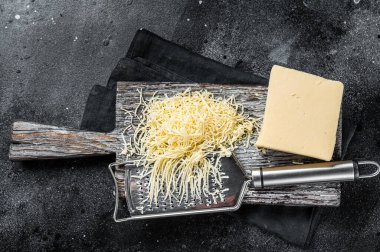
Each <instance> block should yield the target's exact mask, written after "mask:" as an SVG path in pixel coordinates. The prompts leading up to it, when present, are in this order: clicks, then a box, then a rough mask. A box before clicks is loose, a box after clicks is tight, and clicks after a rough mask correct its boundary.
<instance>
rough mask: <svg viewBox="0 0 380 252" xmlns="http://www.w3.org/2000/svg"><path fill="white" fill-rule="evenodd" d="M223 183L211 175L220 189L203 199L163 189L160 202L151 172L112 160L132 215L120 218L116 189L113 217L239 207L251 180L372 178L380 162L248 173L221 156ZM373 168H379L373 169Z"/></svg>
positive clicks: (258, 183) (263, 183) (257, 183)
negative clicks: (120, 169)
mask: <svg viewBox="0 0 380 252" xmlns="http://www.w3.org/2000/svg"><path fill="white" fill-rule="evenodd" d="M221 162H222V166H221V173H222V184H221V186H219V185H216V184H215V183H214V182H213V178H209V179H210V181H209V182H210V183H209V185H210V188H209V191H210V192H220V193H217V194H216V196H208V197H206V196H203V197H201V198H200V199H189V200H187V201H182V202H179V201H178V200H176V199H165V198H164V192H162V193H161V195H160V196H159V202H158V203H157V204H155V203H153V204H150V203H149V201H148V193H149V192H148V182H149V176H147V177H145V178H142V179H140V178H139V175H140V174H139V173H140V171H141V169H140V168H137V167H136V166H135V165H133V164H132V163H123V164H116V163H113V164H110V165H109V169H110V171H111V173H112V176H113V179H114V181H115V185H116V188H117V184H116V183H117V182H116V178H115V175H114V170H113V168H114V167H115V166H118V165H124V166H125V198H126V202H127V206H128V211H129V216H128V217H126V218H122V219H118V218H117V210H118V202H119V194H118V191H117V189H116V195H115V196H116V204H115V211H114V214H113V218H114V220H115V221H116V222H122V221H127V220H136V219H150V218H159V217H170V216H182V215H193V214H203V213H213V212H226V211H234V210H237V209H238V208H239V207H240V205H241V203H242V200H243V196H244V194H245V191H246V190H247V186H248V184H251V186H252V187H254V188H258V189H260V188H266V187H274V186H284V185H294V184H307V183H323V182H342V181H354V180H357V179H365V178H372V177H375V176H377V175H378V174H379V173H380V165H379V164H378V163H377V162H374V161H337V162H324V163H314V164H304V165H292V166H280V167H268V168H258V169H254V170H253V171H252V173H251V174H250V175H249V176H248V175H246V174H245V171H244V170H242V168H241V166H239V165H238V164H237V163H236V161H235V160H234V159H233V158H222V159H221ZM363 166H367V167H371V168H372V172H371V173H363V172H362V169H363V168H362V167H363ZM373 168H376V169H375V170H373Z"/></svg>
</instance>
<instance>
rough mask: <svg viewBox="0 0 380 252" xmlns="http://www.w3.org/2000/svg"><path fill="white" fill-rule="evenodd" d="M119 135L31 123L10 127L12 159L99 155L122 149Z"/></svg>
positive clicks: (10, 156) (18, 123)
mask: <svg viewBox="0 0 380 252" xmlns="http://www.w3.org/2000/svg"><path fill="white" fill-rule="evenodd" d="M119 138H120V135H115V134H113V133H108V134H106V133H100V132H89V131H79V130H74V129H70V128H64V127H56V126H50V125H43V124H38V123H30V122H15V123H14V124H13V131H12V142H13V144H11V146H10V149H9V158H10V159H11V160H33V159H56V158H73V157H83V156H102V155H109V154H112V153H115V152H116V150H118V149H119V148H121V143H120V139H119Z"/></svg>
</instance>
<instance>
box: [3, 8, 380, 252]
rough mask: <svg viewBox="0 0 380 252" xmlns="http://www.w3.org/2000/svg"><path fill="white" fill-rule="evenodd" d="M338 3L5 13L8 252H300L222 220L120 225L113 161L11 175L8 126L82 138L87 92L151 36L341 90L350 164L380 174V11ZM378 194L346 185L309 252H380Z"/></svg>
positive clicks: (371, 186)
mask: <svg viewBox="0 0 380 252" xmlns="http://www.w3.org/2000/svg"><path fill="white" fill-rule="evenodd" d="M330 2H331V1H327V0H314V1H308V0H304V1H303V2H302V1H300V0H299V1H295V0H294V1H275V2H274V1H273V2H272V1H248V0H244V1H239V2H234V1H228V0H220V1H211V0H204V1H195V0H191V1H188V2H187V3H185V2H183V3H179V2H178V1H174V0H166V1H147V0H139V1H137V0H135V1H132V0H128V1H126V0H123V1H121V0H120V1H56V0H54V1H46V0H45V1H38V0H37V1H30V2H29V1H17V2H15V3H13V2H11V1H5V2H1V3H0V34H1V36H0V37H1V40H0V59H1V61H0V181H1V182H0V205H1V209H0V249H1V250H2V251H9V250H30V251H32V250H33V251H35V250H53V249H66V250H67V249H74V248H75V249H76V250H99V251H104V250H131V251H139V250H153V249H156V250H170V251H178V250H183V251H186V250H189V251H192V250H227V251H228V250H242V251H248V250H249V251H251V250H270V251H282V250H285V251H287V250H291V251H293V250H298V248H296V247H294V246H292V245H289V244H287V243H286V242H284V241H282V240H280V239H278V238H276V237H274V236H272V235H271V234H268V233H266V232H265V231H261V230H259V229H258V228H256V227H254V226H250V225H247V224H244V223H242V222H240V221H238V220H237V219H234V218H233V217H231V216H229V215H223V214H220V215H213V216H199V217H186V218H173V219H164V220H153V221H141V222H131V223H124V224H116V223H114V222H113V221H112V219H111V211H112V208H113V195H112V191H113V184H112V181H111V178H110V176H109V174H108V172H107V170H106V165H107V164H108V163H109V162H111V160H112V158H109V159H107V158H106V159H85V160H72V161H60V162H52V161H49V162H31V163H13V162H10V161H9V160H8V158H7V155H8V148H9V143H10V140H9V135H10V125H11V123H12V122H13V121H14V120H16V119H23V120H30V121H36V122H40V123H46V124H53V125H62V126H71V127H78V126H79V124H80V120H81V115H82V113H83V108H84V105H85V101H86V98H87V95H88V93H89V91H90V89H91V87H92V86H93V85H95V84H100V85H105V84H106V81H107V79H108V76H109V74H110V72H111V70H112V69H113V67H114V65H115V64H116V62H117V60H118V58H120V57H121V56H122V55H124V54H125V52H126V50H127V47H128V45H129V43H130V41H131V39H132V37H133V35H134V33H135V31H136V30H137V29H138V28H140V27H145V28H147V29H149V30H151V31H153V32H155V33H157V34H159V35H161V36H163V37H164V38H168V39H172V40H174V41H176V42H178V43H179V44H182V45H185V46H186V47H188V48H190V49H192V50H194V51H196V52H199V53H201V54H203V55H205V56H207V57H211V58H213V59H215V60H218V61H221V62H223V63H225V64H228V65H230V66H236V67H237V68H240V69H244V70H247V71H253V72H254V73H256V74H259V75H261V76H266V77H267V76H268V74H269V70H270V68H271V66H272V65H273V64H281V65H287V66H289V67H293V68H297V69H300V70H304V71H307V72H311V73H315V74H319V75H321V76H325V77H328V78H332V79H337V80H340V81H342V82H344V83H345V87H346V90H345V97H344V105H343V106H344V117H346V118H350V119H352V121H355V122H357V123H358V131H357V134H356V135H355V136H354V138H353V142H352V144H351V145H350V146H349V149H348V154H347V159H350V158H363V159H372V160H377V161H380V114H379V113H380V90H379V82H380V53H379V52H380V39H379V36H380V35H379V34H380V6H379V4H378V3H377V1H376V0H372V1H370V0H367V1H366V0H362V1H355V2H359V3H358V4H355V3H354V1H348V0H344V1H339V2H340V4H336V3H334V2H331V3H330ZM200 3H201V4H200ZM306 6H307V7H306ZM15 15H20V18H19V19H16V17H15ZM379 182H380V178H375V179H371V180H365V181H359V182H357V183H350V184H344V185H343V191H342V206H341V207H339V208H326V209H324V211H323V215H322V219H321V223H320V225H319V227H318V229H317V232H316V234H315V237H314V239H313V242H312V244H311V246H310V249H311V250H319V251H322V250H323V251H325V250H331V251H335V250H343V251H344V250H346V251H347V250H365V251H376V250H379V249H380V226H379V223H380V220H379V217H378V216H379V215H380V204H379V197H380V189H379V188H378V185H379Z"/></svg>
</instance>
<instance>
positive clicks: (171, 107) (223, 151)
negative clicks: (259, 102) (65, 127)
mask: <svg viewBox="0 0 380 252" xmlns="http://www.w3.org/2000/svg"><path fill="white" fill-rule="evenodd" d="M139 92H140V104H139V105H138V107H137V108H136V110H135V111H134V117H137V118H139V120H140V123H139V124H138V125H137V127H134V135H133V137H132V138H131V139H130V141H129V142H127V141H124V150H123V152H122V154H123V155H126V156H127V158H131V159H132V160H134V162H135V164H136V165H138V166H142V167H143V171H142V175H141V177H145V176H148V175H150V179H149V184H148V187H149V200H150V202H151V203H152V202H155V203H157V202H158V197H159V195H160V194H161V195H164V197H165V199H166V198H172V197H174V198H176V199H177V200H178V201H182V200H188V199H189V198H191V199H199V198H200V197H202V196H205V197H207V196H208V195H211V194H212V193H211V192H210V190H209V180H210V178H213V180H215V183H216V184H218V185H219V186H220V184H221V179H222V178H221V174H220V166H221V162H220V158H222V157H229V156H231V154H232V151H233V150H234V149H235V148H237V144H238V143H239V142H240V141H242V140H246V144H247V145H248V144H249V140H250V138H251V136H252V134H253V133H254V129H255V127H256V120H255V119H254V118H250V117H249V116H247V115H245V114H244V108H243V106H241V105H239V104H237V103H236V101H235V98H234V97H233V96H231V97H230V98H228V99H222V98H218V99H216V98H215V97H214V96H213V94H212V93H210V92H208V91H194V92H192V91H191V90H190V89H187V90H186V91H184V92H182V93H178V94H176V95H174V96H172V97H168V96H167V95H165V96H164V97H157V96H153V97H152V98H151V99H150V100H149V101H145V100H144V99H143V97H142V92H141V91H140V90H139ZM139 110H140V113H141V115H140V116H137V113H138V112H139ZM126 113H127V116H128V117H130V116H133V113H132V112H130V111H126ZM140 113H139V114H140ZM131 122H132V120H131V121H130V122H129V123H131ZM131 126H132V127H133V125H130V126H128V128H129V127H131ZM132 157H133V158H132Z"/></svg>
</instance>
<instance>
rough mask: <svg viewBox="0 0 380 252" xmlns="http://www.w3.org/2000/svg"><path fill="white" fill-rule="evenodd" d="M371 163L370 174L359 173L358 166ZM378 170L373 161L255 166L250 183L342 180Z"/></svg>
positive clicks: (285, 183) (262, 184)
mask: <svg viewBox="0 0 380 252" xmlns="http://www.w3.org/2000/svg"><path fill="white" fill-rule="evenodd" d="M364 165H371V166H374V167H376V170H375V171H374V172H373V173H370V174H360V167H361V166H364ZM379 172H380V165H379V164H378V163H377V162H374V161H337V162H324V163H315V164H305V165H293V166H279V167H269V168H257V169H254V170H253V171H252V182H251V185H252V186H253V187H254V188H265V187H274V186H284V185H295V184H309V183H322V182H343V181H354V180H356V179H363V178H371V177H374V176H377V175H378V174H379Z"/></svg>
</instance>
